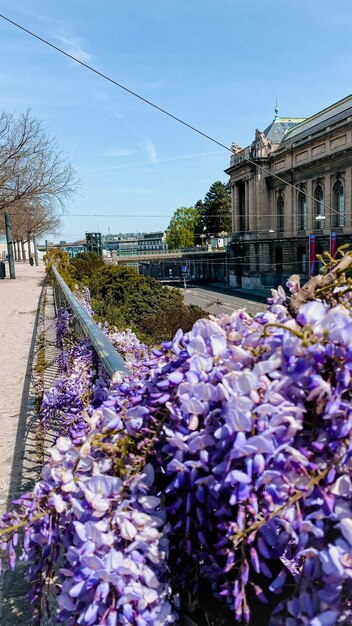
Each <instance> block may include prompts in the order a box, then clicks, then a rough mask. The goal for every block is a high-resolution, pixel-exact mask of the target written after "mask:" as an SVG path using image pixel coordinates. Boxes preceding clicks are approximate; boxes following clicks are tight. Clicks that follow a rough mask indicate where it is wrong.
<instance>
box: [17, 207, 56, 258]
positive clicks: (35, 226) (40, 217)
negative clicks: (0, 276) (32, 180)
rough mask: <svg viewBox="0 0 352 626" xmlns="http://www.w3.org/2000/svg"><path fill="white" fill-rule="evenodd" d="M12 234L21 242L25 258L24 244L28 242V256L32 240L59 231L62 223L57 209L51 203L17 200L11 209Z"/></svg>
mask: <svg viewBox="0 0 352 626" xmlns="http://www.w3.org/2000/svg"><path fill="white" fill-rule="evenodd" d="M9 212H10V214H11V222H12V236H13V240H14V241H15V242H19V243H20V244H21V249H22V256H24V258H25V253H24V244H25V243H28V257H29V256H30V254H31V251H30V241H31V239H33V237H39V236H40V235H44V234H45V233H47V232H50V233H54V232H56V231H58V229H59V226H60V224H61V219H60V216H59V215H58V213H57V211H56V210H55V209H54V208H53V207H52V206H51V205H50V204H49V205H47V204H44V203H40V202H36V201H27V202H25V201H24V200H23V199H22V200H19V201H17V202H16V203H15V204H14V205H13V206H12V207H11V208H10V209H9Z"/></svg>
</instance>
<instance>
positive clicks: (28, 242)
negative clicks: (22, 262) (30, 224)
mask: <svg viewBox="0 0 352 626" xmlns="http://www.w3.org/2000/svg"><path fill="white" fill-rule="evenodd" d="M27 249H28V259H30V258H31V256H32V255H31V238H30V236H29V235H28V241H27Z"/></svg>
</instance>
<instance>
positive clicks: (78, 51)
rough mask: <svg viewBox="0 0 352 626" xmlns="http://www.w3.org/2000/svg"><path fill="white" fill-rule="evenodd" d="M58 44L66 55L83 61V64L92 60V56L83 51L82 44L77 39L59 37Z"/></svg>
mask: <svg viewBox="0 0 352 626" xmlns="http://www.w3.org/2000/svg"><path fill="white" fill-rule="evenodd" d="M60 42H61V45H62V48H63V49H64V50H65V52H67V54H71V55H72V56H73V57H76V58H77V59H79V60H80V61H83V63H88V62H89V61H91V60H92V58H93V57H92V55H91V54H90V53H89V52H87V50H84V48H83V47H82V42H81V40H80V39H79V38H78V37H70V38H68V37H60ZM73 62H74V61H73Z"/></svg>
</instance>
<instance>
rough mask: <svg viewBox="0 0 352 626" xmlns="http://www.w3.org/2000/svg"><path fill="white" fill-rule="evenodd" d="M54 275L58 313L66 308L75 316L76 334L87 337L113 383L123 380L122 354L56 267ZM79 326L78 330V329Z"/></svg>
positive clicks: (123, 364)
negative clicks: (79, 300)
mask: <svg viewBox="0 0 352 626" xmlns="http://www.w3.org/2000/svg"><path fill="white" fill-rule="evenodd" d="M52 270H53V274H54V300H55V308H56V311H57V310H58V309H59V308H63V306H66V307H67V308H69V309H70V311H71V313H72V315H73V316H74V322H75V329H76V334H79V335H81V336H83V337H86V338H87V339H89V341H90V342H91V344H92V346H93V348H94V350H95V352H96V354H97V356H98V358H99V360H100V361H101V362H102V364H103V365H104V367H105V369H106V371H107V373H108V374H109V376H110V378H111V381H112V382H113V383H115V382H118V381H119V380H120V379H121V374H122V373H123V372H127V368H126V363H125V361H124V359H123V358H122V356H121V354H119V353H118V352H117V350H115V348H114V346H113V345H112V343H111V342H110V341H109V339H108V338H107V336H106V335H105V333H103V331H102V330H100V328H99V327H98V326H97V324H96V323H95V322H94V320H93V319H92V317H91V316H90V315H89V313H87V311H86V310H85V309H84V308H83V306H82V305H81V304H80V303H79V302H78V300H77V298H76V297H75V296H74V294H73V293H72V291H71V289H70V288H69V287H68V286H67V285H66V283H65V281H64V280H63V278H62V277H61V276H60V274H59V272H58V271H57V269H56V268H55V267H53V268H52ZM77 326H78V329H77Z"/></svg>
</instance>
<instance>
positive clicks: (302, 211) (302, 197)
mask: <svg viewBox="0 0 352 626" xmlns="http://www.w3.org/2000/svg"><path fill="white" fill-rule="evenodd" d="M297 204H298V230H306V228H307V196H306V194H305V191H303V189H302V191H300V192H299V193H298V202H297Z"/></svg>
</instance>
